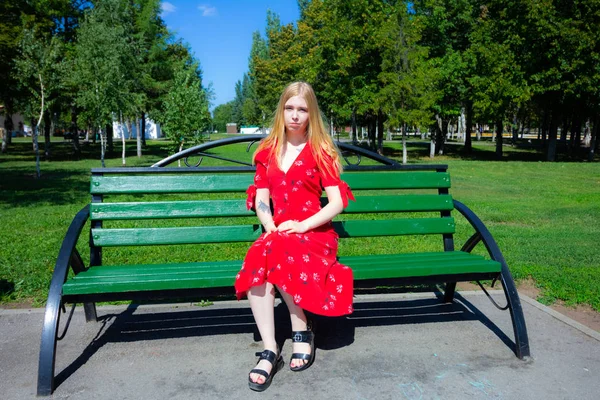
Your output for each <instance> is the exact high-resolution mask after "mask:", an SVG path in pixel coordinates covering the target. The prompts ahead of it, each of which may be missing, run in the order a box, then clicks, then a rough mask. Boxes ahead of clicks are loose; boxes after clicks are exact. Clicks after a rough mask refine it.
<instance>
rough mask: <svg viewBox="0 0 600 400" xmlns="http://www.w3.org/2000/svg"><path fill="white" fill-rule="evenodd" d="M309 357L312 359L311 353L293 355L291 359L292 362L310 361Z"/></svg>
mask: <svg viewBox="0 0 600 400" xmlns="http://www.w3.org/2000/svg"><path fill="white" fill-rule="evenodd" d="M311 357H312V353H311V354H307V353H293V354H292V357H291V359H292V360H305V361H310V358H311Z"/></svg>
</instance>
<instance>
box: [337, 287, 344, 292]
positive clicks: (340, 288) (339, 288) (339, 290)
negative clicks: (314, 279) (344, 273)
mask: <svg viewBox="0 0 600 400" xmlns="http://www.w3.org/2000/svg"><path fill="white" fill-rule="evenodd" d="M343 289H344V286H343V285H337V287H336V290H337V292H338V293H342V290H343Z"/></svg>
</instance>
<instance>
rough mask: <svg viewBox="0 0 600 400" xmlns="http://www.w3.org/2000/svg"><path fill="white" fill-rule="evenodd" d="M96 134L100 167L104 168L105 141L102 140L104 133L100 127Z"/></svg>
mask: <svg viewBox="0 0 600 400" xmlns="http://www.w3.org/2000/svg"><path fill="white" fill-rule="evenodd" d="M98 134H99V136H100V163H101V164H102V168H106V165H105V164H104V155H105V153H106V141H105V140H104V133H103V132H102V129H99V130H98Z"/></svg>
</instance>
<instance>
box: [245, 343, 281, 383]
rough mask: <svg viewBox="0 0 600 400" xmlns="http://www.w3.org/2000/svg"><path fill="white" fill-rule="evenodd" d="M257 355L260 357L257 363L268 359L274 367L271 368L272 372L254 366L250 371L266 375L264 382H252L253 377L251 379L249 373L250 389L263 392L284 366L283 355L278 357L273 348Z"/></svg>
mask: <svg viewBox="0 0 600 400" xmlns="http://www.w3.org/2000/svg"><path fill="white" fill-rule="evenodd" d="M256 356H257V357H258V361H257V364H258V363H259V362H260V361H261V360H267V361H268V362H270V363H271V364H272V365H273V369H271V373H270V374H269V373H267V371H265V370H262V369H258V368H254V369H253V370H252V371H250V373H251V374H259V375H262V376H264V377H265V378H266V379H265V381H264V382H263V383H258V382H252V379H250V375H248V386H250V389H252V390H254V391H256V392H262V391H265V390H267V388H268V387H269V386H271V381H272V380H273V377H274V376H275V374H276V373H277V371H279V370H280V369H281V368H283V357H282V356H281V355H279V357H278V356H277V354H275V353H273V352H272V351H271V350H264V351H262V352H259V353H256ZM275 360H277V361H275Z"/></svg>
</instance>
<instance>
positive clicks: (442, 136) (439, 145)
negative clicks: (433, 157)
mask: <svg viewBox="0 0 600 400" xmlns="http://www.w3.org/2000/svg"><path fill="white" fill-rule="evenodd" d="M440 122H441V129H439V130H438V135H437V138H436V140H435V147H436V150H437V153H438V154H439V155H440V156H441V155H442V154H444V147H445V144H446V137H447V136H448V124H449V122H450V121H449V120H448V119H440Z"/></svg>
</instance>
